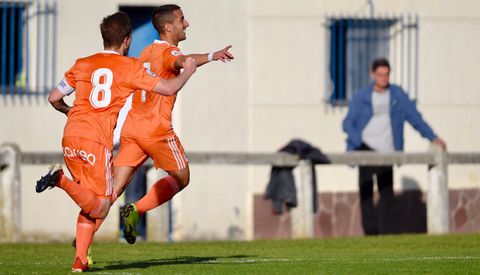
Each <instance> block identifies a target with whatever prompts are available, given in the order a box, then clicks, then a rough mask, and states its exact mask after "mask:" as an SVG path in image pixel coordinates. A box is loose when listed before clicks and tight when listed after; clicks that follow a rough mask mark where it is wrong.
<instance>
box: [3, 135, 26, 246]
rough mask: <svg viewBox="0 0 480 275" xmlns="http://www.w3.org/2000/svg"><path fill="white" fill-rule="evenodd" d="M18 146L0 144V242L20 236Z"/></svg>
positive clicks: (15, 239)
mask: <svg viewBox="0 0 480 275" xmlns="http://www.w3.org/2000/svg"><path fill="white" fill-rule="evenodd" d="M20 156H21V154H20V148H19V147H18V146H17V145H16V144H8V143H6V144H2V145H1V146H0V242H16V241H19V240H20V238H21V220H22V219H21V213H22V211H21V205H22V204H21V198H20V195H21V194H20V192H21V188H20Z"/></svg>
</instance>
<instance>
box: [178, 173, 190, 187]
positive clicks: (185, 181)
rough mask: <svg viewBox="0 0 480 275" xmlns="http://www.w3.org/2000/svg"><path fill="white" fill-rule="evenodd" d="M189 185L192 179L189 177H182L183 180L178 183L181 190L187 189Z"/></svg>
mask: <svg viewBox="0 0 480 275" xmlns="http://www.w3.org/2000/svg"><path fill="white" fill-rule="evenodd" d="M189 183H190V177H189V176H186V177H182V179H181V180H179V182H178V186H179V187H180V190H182V189H184V188H185V187H187V186H188V184H189Z"/></svg>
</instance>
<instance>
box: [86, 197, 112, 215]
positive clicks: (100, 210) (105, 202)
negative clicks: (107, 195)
mask: <svg viewBox="0 0 480 275" xmlns="http://www.w3.org/2000/svg"><path fill="white" fill-rule="evenodd" d="M110 205H111V203H110V199H101V200H100V204H99V206H98V207H97V209H95V210H94V211H92V212H90V213H89V216H90V217H91V218H94V219H104V218H106V217H107V215H108V212H109V211H110Z"/></svg>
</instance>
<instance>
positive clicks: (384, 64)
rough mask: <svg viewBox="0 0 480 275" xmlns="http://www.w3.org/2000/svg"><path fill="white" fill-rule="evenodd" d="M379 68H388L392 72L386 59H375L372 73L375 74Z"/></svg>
mask: <svg viewBox="0 0 480 275" xmlns="http://www.w3.org/2000/svg"><path fill="white" fill-rule="evenodd" d="M378 67H387V68H388V70H390V63H388V60H387V59H386V58H378V59H375V60H374V61H373V63H372V72H375V71H376V70H377V69H378Z"/></svg>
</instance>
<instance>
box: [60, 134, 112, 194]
mask: <svg viewBox="0 0 480 275" xmlns="http://www.w3.org/2000/svg"><path fill="white" fill-rule="evenodd" d="M62 147H63V159H64V160H65V164H66V165H67V168H68V170H69V171H70V174H72V177H73V181H75V182H77V183H79V184H80V186H82V187H85V188H87V189H89V190H91V191H93V192H94V193H95V194H96V195H97V196H99V197H109V196H111V195H112V193H113V172H112V171H113V169H112V166H113V160H112V151H110V150H109V149H107V148H105V146H103V145H101V144H100V143H97V142H95V141H92V140H89V139H84V138H80V137H64V138H63V139H62Z"/></svg>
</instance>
